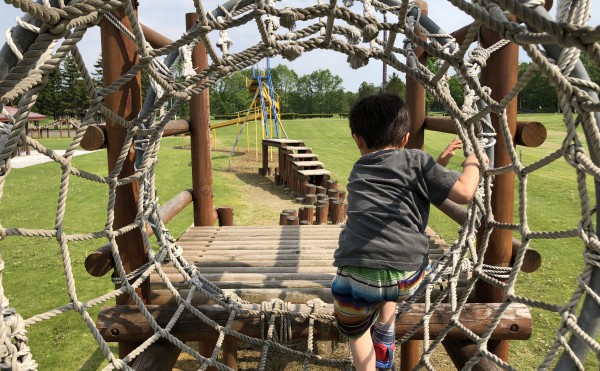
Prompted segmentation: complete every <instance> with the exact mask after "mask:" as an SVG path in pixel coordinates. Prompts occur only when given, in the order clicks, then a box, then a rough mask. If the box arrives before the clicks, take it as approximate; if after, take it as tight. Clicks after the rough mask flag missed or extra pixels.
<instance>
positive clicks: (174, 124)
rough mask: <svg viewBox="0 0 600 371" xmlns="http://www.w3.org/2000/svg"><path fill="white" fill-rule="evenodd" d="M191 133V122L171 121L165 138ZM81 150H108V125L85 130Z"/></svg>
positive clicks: (164, 135)
mask: <svg viewBox="0 0 600 371" xmlns="http://www.w3.org/2000/svg"><path fill="white" fill-rule="evenodd" d="M189 131H190V122H189V121H187V120H173V121H169V122H168V123H167V125H166V126H165V130H164V132H163V137H171V136H175V135H181V134H186V133H188V132H189ZM79 145H80V146H81V148H83V149H85V150H87V151H95V150H98V149H102V148H106V145H107V142H106V125H90V126H88V127H87V129H86V130H85V134H83V138H81V143H80V144H79Z"/></svg>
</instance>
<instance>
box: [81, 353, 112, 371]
mask: <svg viewBox="0 0 600 371" xmlns="http://www.w3.org/2000/svg"><path fill="white" fill-rule="evenodd" d="M106 362H107V361H106V358H104V354H103V353H102V350H100V348H96V350H95V351H94V353H92V355H91V356H90V358H88V359H87V360H86V361H85V363H84V364H83V365H81V368H80V370H85V371H87V370H90V371H91V370H100V369H101V368H100V366H101V365H103V364H106Z"/></svg>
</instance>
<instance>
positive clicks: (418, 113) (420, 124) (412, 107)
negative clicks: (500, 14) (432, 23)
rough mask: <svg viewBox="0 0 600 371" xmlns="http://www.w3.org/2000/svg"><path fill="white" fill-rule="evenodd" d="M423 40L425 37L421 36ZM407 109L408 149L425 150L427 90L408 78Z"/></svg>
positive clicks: (414, 344) (413, 356)
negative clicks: (409, 124) (409, 126)
mask: <svg viewBox="0 0 600 371" xmlns="http://www.w3.org/2000/svg"><path fill="white" fill-rule="evenodd" d="M416 3H417V5H418V6H419V8H420V9H421V12H422V13H423V14H425V15H427V13H428V12H427V11H428V7H427V3H426V2H424V1H419V0H418V1H416ZM421 38H422V39H425V36H423V35H421ZM415 52H416V53H417V55H419V56H420V57H419V62H421V63H423V62H424V60H425V58H426V56H425V54H424V53H423V50H422V49H421V48H419V49H417V50H416V51H415ZM406 107H407V108H408V113H409V114H410V119H411V128H410V137H409V139H408V143H407V144H406V147H407V148H423V144H424V142H425V126H424V125H425V116H426V107H425V88H424V87H423V85H421V84H420V83H419V82H418V81H417V80H415V79H414V78H412V77H410V76H408V75H407V76H406ZM419 354H420V351H419V341H417V340H409V341H407V342H405V343H404V344H402V345H401V347H400V370H402V371H408V370H412V369H414V368H415V367H416V366H417V365H418V364H419Z"/></svg>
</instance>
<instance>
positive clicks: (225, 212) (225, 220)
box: [217, 206, 233, 227]
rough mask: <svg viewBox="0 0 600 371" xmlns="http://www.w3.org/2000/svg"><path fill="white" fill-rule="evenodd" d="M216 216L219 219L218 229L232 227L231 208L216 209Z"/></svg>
mask: <svg viewBox="0 0 600 371" xmlns="http://www.w3.org/2000/svg"><path fill="white" fill-rule="evenodd" d="M217 215H218V218H219V227H223V226H232V225H233V207H231V206H221V207H217Z"/></svg>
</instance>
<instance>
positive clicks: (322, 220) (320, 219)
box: [317, 201, 329, 225]
mask: <svg viewBox="0 0 600 371" xmlns="http://www.w3.org/2000/svg"><path fill="white" fill-rule="evenodd" d="M328 213H329V202H327V201H323V202H322V201H318V202H317V224H320V225H326V224H327V214H328Z"/></svg>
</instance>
